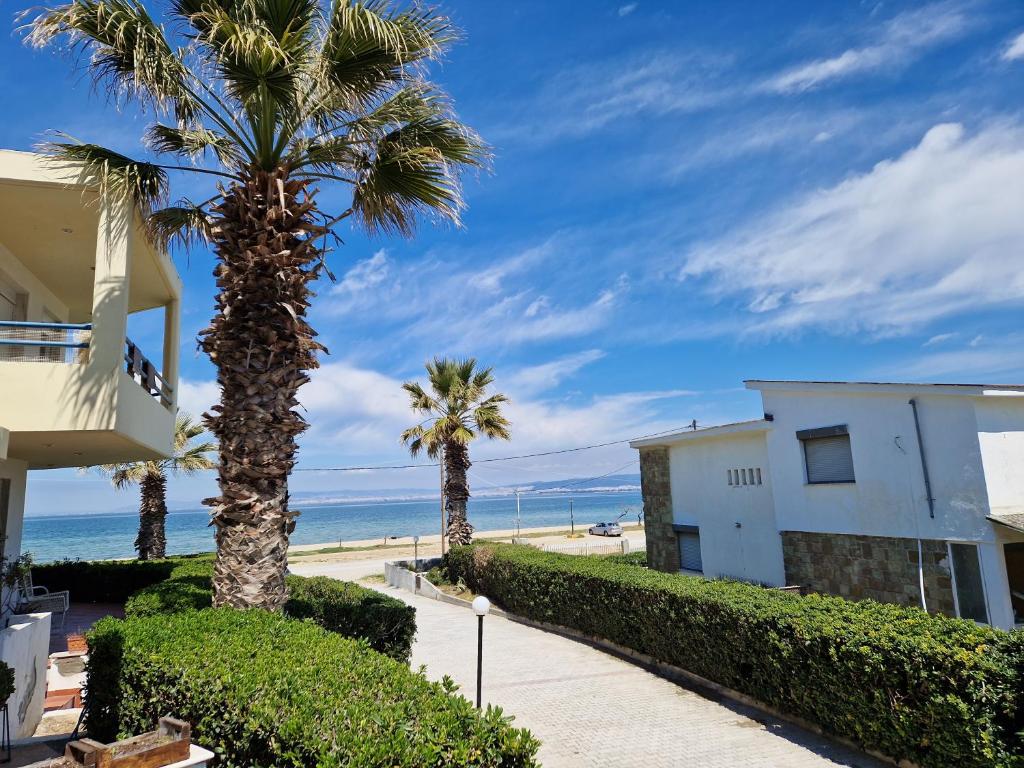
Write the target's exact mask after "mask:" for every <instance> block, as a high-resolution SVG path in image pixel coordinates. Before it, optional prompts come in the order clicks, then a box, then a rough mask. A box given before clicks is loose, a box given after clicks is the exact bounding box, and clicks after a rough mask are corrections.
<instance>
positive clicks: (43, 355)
mask: <svg viewBox="0 0 1024 768" xmlns="http://www.w3.org/2000/svg"><path fill="white" fill-rule="evenodd" d="M91 335H92V325H91V324H89V323H35V322H27V321H24V320H0V362H19V363H67V364H76V363H84V362H85V361H86V360H87V359H88V355H89V339H90V337H91Z"/></svg>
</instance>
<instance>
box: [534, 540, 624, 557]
mask: <svg viewBox="0 0 1024 768" xmlns="http://www.w3.org/2000/svg"><path fill="white" fill-rule="evenodd" d="M541 549H542V550H544V551H545V552H558V553H559V554H563V555H626V554H629V551H630V550H629V539H627V538H626V537H625V536H623V537H622V538H621V539H619V540H618V541H615V542H607V543H605V542H602V543H601V544H591V543H590V542H586V541H584V542H580V543H579V544H542V545H541Z"/></svg>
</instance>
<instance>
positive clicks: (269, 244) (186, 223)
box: [26, 0, 488, 610]
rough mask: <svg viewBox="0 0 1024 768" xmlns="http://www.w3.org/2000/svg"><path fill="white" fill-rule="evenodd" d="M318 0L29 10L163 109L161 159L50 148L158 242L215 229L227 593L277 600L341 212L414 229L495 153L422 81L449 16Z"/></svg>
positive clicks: (157, 136) (47, 34) (210, 236)
mask: <svg viewBox="0 0 1024 768" xmlns="http://www.w3.org/2000/svg"><path fill="white" fill-rule="evenodd" d="M322 2H323V0H169V3H168V10H167V14H168V22H169V25H170V27H169V29H170V32H171V34H170V35H168V34H165V30H164V27H163V26H161V25H159V24H157V23H156V21H154V19H153V18H152V17H151V16H150V15H149V13H148V11H147V10H146V8H145V7H144V6H143V5H142V3H141V2H140V0H72V1H71V2H68V3H66V4H62V5H58V6H55V7H52V8H47V9H44V10H42V11H39V12H34V13H36V15H34V16H32V17H31V19H30V21H29V23H28V24H27V26H26V29H27V30H28V39H29V40H30V42H32V43H34V44H36V45H39V46H43V45H47V44H50V43H52V42H54V41H56V40H62V41H65V42H66V43H67V47H68V48H70V49H72V50H73V51H76V50H77V51H79V52H87V53H89V54H91V57H90V58H89V59H88V61H89V70H90V71H91V73H92V75H93V76H94V78H95V80H96V82H97V84H98V85H99V86H100V87H103V88H105V89H107V90H108V91H110V92H111V93H112V95H113V96H114V97H115V98H119V99H121V100H126V101H127V100H131V101H134V102H136V103H137V104H138V105H139V106H141V107H142V108H143V109H144V110H148V111H149V112H151V113H153V114H154V115H155V116H156V118H157V119H158V122H155V123H154V124H153V125H152V126H151V127H150V128H149V129H148V131H147V133H146V137H145V138H146V142H147V144H148V146H149V148H150V149H151V150H152V153H153V157H154V158H155V159H150V160H137V159H132V158H129V157H126V156H125V155H122V154H120V153H117V152H114V151H113V150H110V149H106V148H104V147H101V146H99V145H96V144H89V143H81V142H78V141H75V140H71V139H70V138H63V139H61V138H60V137H58V139H60V140H57V141H53V142H51V143H50V144H49V145H48V146H47V149H48V151H49V152H51V153H52V154H53V156H54V157H55V158H57V159H59V160H61V161H66V162H74V163H77V164H79V165H80V166H82V167H84V168H85V169H87V171H88V172H89V173H91V174H92V175H93V176H94V178H95V179H97V180H98V181H99V182H100V183H101V185H102V188H103V189H104V190H106V191H107V192H108V193H111V194H120V195H124V196H127V198H128V199H130V200H131V201H133V202H134V203H135V204H136V205H137V206H138V207H139V208H140V209H141V210H142V211H143V215H144V216H145V219H146V222H147V224H148V227H149V231H150V232H151V233H152V236H153V238H154V239H155V241H156V242H157V243H158V244H160V245H163V246H166V245H167V244H169V243H170V242H172V241H175V240H176V241H179V242H181V243H184V244H185V245H186V246H187V245H188V244H190V243H195V242H196V241H198V240H203V239H205V240H207V241H208V242H210V243H211V244H212V249H213V252H214V254H215V256H216V259H217V264H216V267H215V269H214V275H215V277H216V278H217V288H218V294H217V298H216V311H215V313H214V317H213V320H212V322H211V323H210V325H209V327H208V328H206V330H204V331H203V332H202V333H201V341H200V344H201V346H202V348H203V349H204V350H205V351H206V352H207V354H209V356H210V359H211V360H212V361H213V364H214V365H215V366H216V369H217V382H218V384H219V385H220V392H221V398H220V403H219V405H216V406H214V407H213V408H212V409H211V412H210V413H207V414H204V418H205V420H206V424H207V425H208V427H209V429H210V431H211V432H212V433H213V434H214V436H215V437H216V438H217V440H218V442H219V444H220V466H219V472H218V478H219V483H220V495H219V496H217V497H215V498H211V499H206V500H205V502H204V503H206V504H207V505H209V506H211V507H212V511H211V515H212V518H213V523H214V525H215V526H216V540H217V561H216V565H215V568H214V577H213V586H214V604H215V605H230V606H235V607H261V608H266V609H269V610H279V609H280V608H281V607H282V606H283V605H284V602H285V601H286V599H287V591H286V588H285V581H284V574H285V568H286V566H287V550H288V536H289V534H290V533H291V530H292V528H293V527H294V520H293V518H294V516H295V513H294V512H293V511H291V510H289V508H288V476H289V474H290V472H291V470H292V467H293V465H294V464H295V456H296V448H297V446H296V438H297V436H298V435H299V434H301V433H302V432H303V431H304V430H305V429H306V428H307V426H308V425H307V423H306V421H305V420H304V419H303V418H302V416H300V415H299V414H298V413H297V412H296V410H295V408H296V406H297V405H298V404H299V403H298V399H297V393H298V389H299V387H301V386H302V385H303V384H305V383H306V382H307V381H308V380H309V376H308V371H309V370H310V369H313V368H316V367H317V365H318V363H317V352H318V351H325V350H324V348H323V347H322V346H321V345H320V344H319V343H318V342H317V341H316V340H315V336H316V333H315V332H314V331H313V329H312V328H311V327H310V325H309V324H308V322H307V321H306V310H307V308H308V307H309V304H310V300H311V298H312V296H313V291H312V290H311V283H313V282H314V281H315V280H316V279H317V278H318V277H319V276H320V275H321V272H322V271H324V270H325V265H324V257H325V255H326V253H327V251H328V250H329V244H330V243H332V242H340V238H338V237H337V235H336V233H335V229H336V227H337V226H338V225H339V224H340V223H341V222H342V221H344V220H346V219H350V221H351V222H354V223H355V225H356V226H357V227H360V228H362V229H364V230H366V231H368V232H370V233H377V232H397V233H400V234H403V235H407V236H409V235H411V234H412V232H413V230H414V227H415V224H416V221H417V218H418V217H419V216H420V215H424V214H425V215H428V216H433V217H434V218H437V219H443V220H449V221H453V222H456V223H457V222H458V218H459V213H460V211H461V209H462V207H463V201H462V194H461V188H460V184H459V177H460V174H461V172H462V171H463V170H464V169H466V168H468V167H479V166H481V165H483V164H485V163H486V161H487V157H488V151H487V148H486V146H485V145H484V144H483V142H482V141H481V140H480V139H479V137H478V136H477V135H476V134H475V133H473V132H472V131H471V130H470V129H469V128H467V127H466V126H464V125H463V124H461V123H460V122H458V120H457V119H456V118H455V117H454V115H453V113H452V111H451V108H450V106H449V103H448V100H447V99H446V98H445V97H444V95H443V94H441V93H440V92H439V91H438V89H437V88H435V87H434V86H433V85H432V84H431V83H430V82H429V81H427V80H426V79H425V77H426V75H425V65H426V64H427V63H428V62H429V61H430V60H432V59H436V58H437V57H439V56H440V54H442V53H443V52H444V51H445V50H446V48H447V47H448V46H449V45H450V44H451V42H452V41H453V40H455V38H456V36H457V35H456V30H455V29H454V27H453V26H452V24H451V22H450V21H449V20H448V19H447V18H446V17H444V16H442V15H440V14H439V13H437V12H436V11H434V10H433V9H430V8H427V7H424V6H421V5H418V4H408V5H406V4H399V3H396V2H392V1H391V0H330V5H329V7H323V6H322V4H321V3H322ZM160 120H162V122H160ZM168 156H169V157H171V158H172V159H171V160H170V161H161V158H162V157H168ZM178 171H181V172H192V173H199V174H204V176H205V177H206V178H211V179H214V180H216V181H217V182H218V186H217V188H216V193H215V194H213V195H212V196H211V197H210V198H209V199H207V200H205V201H204V202H200V203H194V202H192V201H191V200H189V199H182V200H180V201H178V202H177V203H174V204H168V199H169V194H168V193H169V183H168V173H169V172H178ZM331 183H337V184H340V185H347V187H348V189H349V191H350V193H351V197H348V198H347V202H346V203H345V205H343V206H342V207H343V208H344V210H340V211H338V210H335V211H332V212H330V213H328V212H326V211H324V210H323V209H321V207H320V206H319V203H318V200H317V197H316V195H317V185H320V184H331ZM346 197H347V194H346ZM346 206H347V207H346ZM328 274H329V273H328Z"/></svg>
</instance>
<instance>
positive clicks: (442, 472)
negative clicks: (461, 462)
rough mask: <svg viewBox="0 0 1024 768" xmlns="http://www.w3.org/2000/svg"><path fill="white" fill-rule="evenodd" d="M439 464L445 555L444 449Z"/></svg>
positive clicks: (444, 548) (442, 550)
mask: <svg viewBox="0 0 1024 768" xmlns="http://www.w3.org/2000/svg"><path fill="white" fill-rule="evenodd" d="M437 466H438V467H439V468H440V469H441V557H444V554H445V552H446V551H447V549H446V548H447V542H445V534H446V533H447V531H446V530H445V527H446V526H445V519H444V449H441V454H440V460H439V461H438V462H437Z"/></svg>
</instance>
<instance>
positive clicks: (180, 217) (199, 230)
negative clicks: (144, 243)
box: [146, 198, 213, 250]
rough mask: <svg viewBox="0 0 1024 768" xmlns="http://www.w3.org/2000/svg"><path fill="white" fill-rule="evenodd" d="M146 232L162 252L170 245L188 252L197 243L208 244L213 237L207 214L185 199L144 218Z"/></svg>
mask: <svg viewBox="0 0 1024 768" xmlns="http://www.w3.org/2000/svg"><path fill="white" fill-rule="evenodd" d="M146 231H147V232H148V233H149V237H150V240H152V242H153V243H154V244H156V246H157V247H159V248H160V249H162V250H167V249H168V248H169V247H170V246H171V244H172V243H177V244H179V245H181V246H182V247H183V248H185V249H186V250H189V249H191V248H192V246H193V245H195V244H197V243H201V242H210V240H211V238H212V235H213V233H212V225H211V222H210V216H209V214H208V213H207V212H206V211H205V210H203V208H202V207H201V206H198V205H196V204H195V203H193V202H192V201H191V200H188V199H187V198H185V199H182V200H180V201H178V204H177V205H172V206H169V207H167V208H161V209H160V210H158V211H153V212H152V213H151V214H150V215H149V216H148V217H146Z"/></svg>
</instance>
